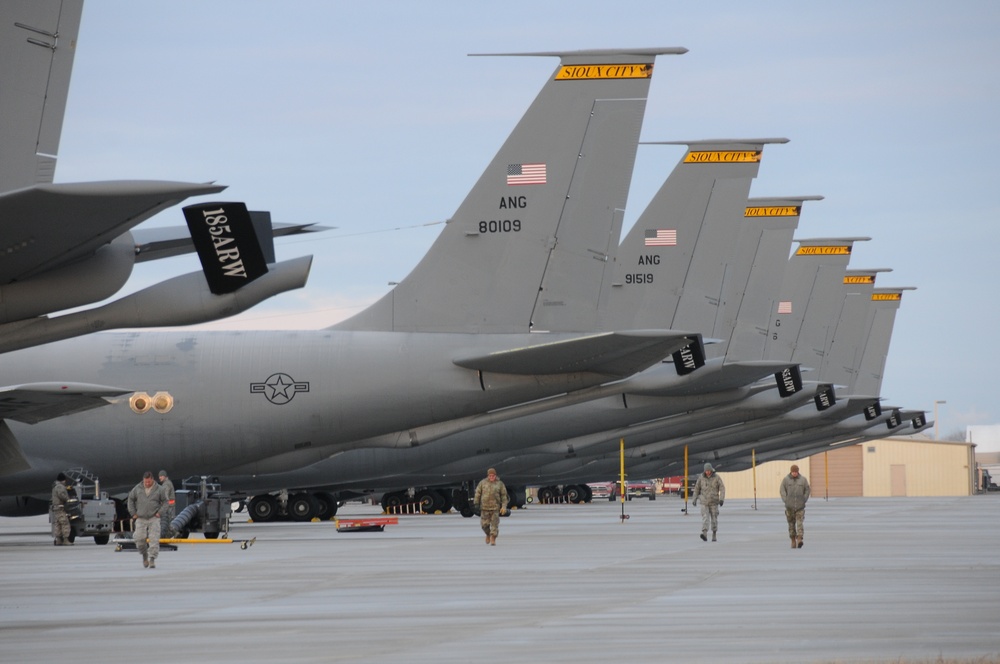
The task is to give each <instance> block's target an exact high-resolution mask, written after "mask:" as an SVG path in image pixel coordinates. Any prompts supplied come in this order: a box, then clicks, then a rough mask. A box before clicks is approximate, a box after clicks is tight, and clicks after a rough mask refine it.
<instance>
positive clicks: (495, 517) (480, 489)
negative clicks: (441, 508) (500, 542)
mask: <svg viewBox="0 0 1000 664" xmlns="http://www.w3.org/2000/svg"><path fill="white" fill-rule="evenodd" d="M507 502H508V498H507V487H506V486H504V483H503V482H501V481H500V479H499V478H498V477H497V471H496V470H494V469H493V468H490V469H489V470H488V471H486V479H484V480H481V481H480V482H479V484H478V485H477V486H476V496H475V498H474V499H473V503H474V504H475V506H476V509H478V510H479V525H480V526H481V527H482V529H483V532H484V533H486V543H487V544H491V545H493V546H496V544H497V535H498V534H499V533H500V513H501V512H503V511H504V510H505V509H506V508H507Z"/></svg>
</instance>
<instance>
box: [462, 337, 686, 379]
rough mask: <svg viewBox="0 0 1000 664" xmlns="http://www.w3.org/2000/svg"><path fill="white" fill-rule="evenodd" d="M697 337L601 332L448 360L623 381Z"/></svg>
mask: <svg viewBox="0 0 1000 664" xmlns="http://www.w3.org/2000/svg"><path fill="white" fill-rule="evenodd" d="M692 341H694V342H696V343H700V339H699V338H698V335H697V334H694V333H690V332H673V331H666V330H631V331H626V332H604V333H601V334H592V335H588V336H585V337H577V338H574V339H563V340H559V341H554V342H550V343H543V344H538V345H535V346H528V347H525V348H514V349H511V350H502V351H497V352H494V353H489V354H487V355H480V356H476V357H460V358H455V359H453V360H452V361H453V362H454V363H455V364H457V365H458V366H460V367H464V368H466V369H475V370H478V371H489V372H494V373H504V374H518V375H549V374H564V373H578V372H584V371H586V372H593V373H599V374H608V375H611V376H616V377H620V378H624V377H626V376H631V375H632V374H634V373H636V372H638V371H642V370H643V369H645V368H647V367H650V366H652V365H654V364H656V363H657V362H660V361H662V360H663V359H664V358H666V357H667V356H669V355H670V354H671V353H673V352H675V351H678V350H680V349H681V348H684V347H686V346H688V345H690V344H691V343H692Z"/></svg>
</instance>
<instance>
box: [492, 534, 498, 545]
mask: <svg viewBox="0 0 1000 664" xmlns="http://www.w3.org/2000/svg"><path fill="white" fill-rule="evenodd" d="M496 545H497V536H496V535H490V546H496Z"/></svg>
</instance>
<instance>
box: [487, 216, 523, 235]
mask: <svg viewBox="0 0 1000 664" xmlns="http://www.w3.org/2000/svg"><path fill="white" fill-rule="evenodd" d="M520 230H521V220H520V219H501V220H499V221H497V220H495V219H491V220H490V221H480V222H479V232H480V233H517V232H519V231H520Z"/></svg>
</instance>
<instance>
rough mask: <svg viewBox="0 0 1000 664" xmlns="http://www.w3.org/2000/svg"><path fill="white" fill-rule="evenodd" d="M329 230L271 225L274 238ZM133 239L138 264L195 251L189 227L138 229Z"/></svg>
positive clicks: (329, 228)
mask: <svg viewBox="0 0 1000 664" xmlns="http://www.w3.org/2000/svg"><path fill="white" fill-rule="evenodd" d="M254 214H257V213H256V212H254V211H253V210H251V211H250V215H251V217H252V216H253V215H254ZM328 230H333V227H332V226H320V225H318V224H283V223H280V224H271V235H272V237H287V236H290V235H300V234H302V233H319V232H321V231H328ZM132 237H133V239H134V240H135V262H136V263H145V262H147V261H155V260H160V259H161V258H171V257H173V256H183V255H184V254H189V253H191V252H192V251H194V242H193V241H192V240H191V231H190V230H189V229H188V227H187V226H163V227H160V228H136V229H135V230H133V231H132ZM268 262H272V263H273V262H274V261H273V260H271V261H268Z"/></svg>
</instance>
